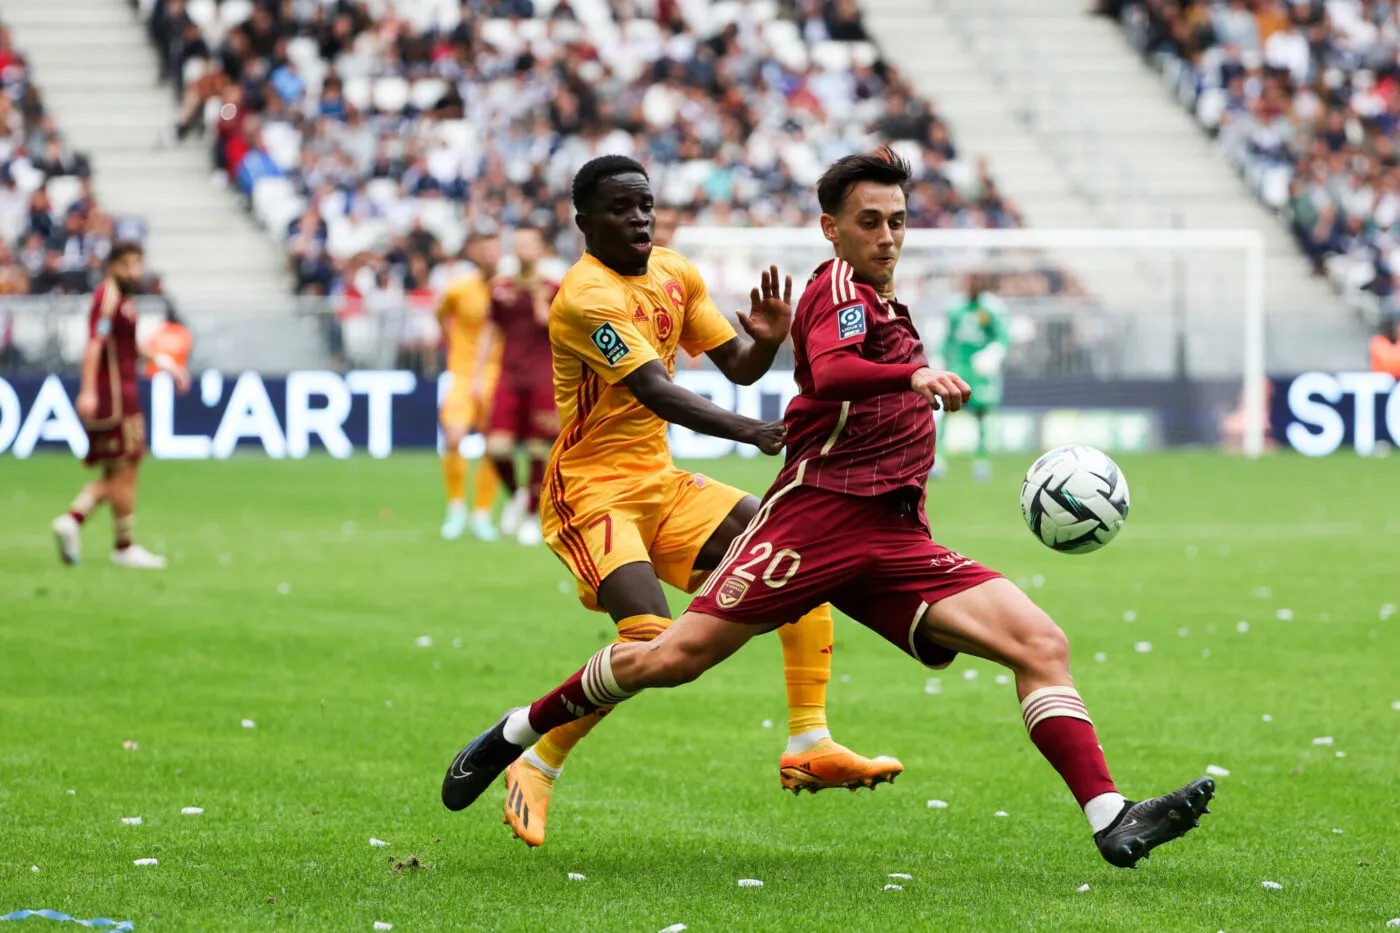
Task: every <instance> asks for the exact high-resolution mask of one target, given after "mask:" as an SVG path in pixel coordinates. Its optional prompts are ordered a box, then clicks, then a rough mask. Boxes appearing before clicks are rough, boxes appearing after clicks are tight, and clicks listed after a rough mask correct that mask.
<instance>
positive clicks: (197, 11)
mask: <svg viewBox="0 0 1400 933" xmlns="http://www.w3.org/2000/svg"><path fill="white" fill-rule="evenodd" d="M185 15H186V16H188V17H189V18H190V22H192V23H194V24H195V25H196V26H198V27H199V29H200V31H201V32H203V33H204V34H205V35H208V36H217V35H221V34H222V30H221V29H220V28H219V5H218V4H217V3H215V2H214V0H190V2H189V3H187V4H185Z"/></svg>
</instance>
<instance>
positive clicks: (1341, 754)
mask: <svg viewBox="0 0 1400 933" xmlns="http://www.w3.org/2000/svg"><path fill="white" fill-rule="evenodd" d="M1346 756H1347V753H1346V752H1337V757H1338V758H1345V757H1346Z"/></svg>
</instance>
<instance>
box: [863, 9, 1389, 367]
mask: <svg viewBox="0 0 1400 933" xmlns="http://www.w3.org/2000/svg"><path fill="white" fill-rule="evenodd" d="M1091 5H1092V4H1091V3H1090V0H866V3H865V9H866V24H867V27H868V28H869V29H870V30H871V32H872V33H873V35H874V37H875V38H876V39H877V41H879V43H880V45H881V47H882V48H883V49H884V51H885V53H886V55H887V56H888V57H889V58H890V59H891V60H893V61H894V62H895V63H896V64H898V65H899V66H900V67H901V68H902V70H903V71H904V72H905V74H906V75H908V76H909V77H910V78H911V79H912V80H913V81H914V83H915V85H916V86H917V87H918V89H919V90H920V92H922V93H924V94H927V95H928V96H929V97H930V98H932V99H933V100H934V101H935V102H936V103H937V106H938V109H939V111H940V112H941V113H942V114H943V115H944V116H945V117H946V118H947V119H948V121H949V122H950V123H951V124H952V127H953V131H954V138H955V139H956V140H957V142H958V144H959V145H960V146H961V147H963V149H964V151H965V152H968V153H975V154H986V155H987V156H988V157H989V162H990V164H991V167H992V170H993V173H994V175H995V177H996V178H997V181H998V183H999V185H1000V186H1001V188H1002V190H1003V192H1004V193H1005V194H1006V195H1007V196H1008V197H1009V198H1010V199H1011V200H1012V202H1013V203H1015V204H1016V205H1017V207H1018V208H1019V209H1020V210H1021V211H1022V213H1023V214H1024V215H1025V217H1026V221H1027V224H1028V225H1030V226H1033V227H1040V228H1088V227H1110V228H1132V227H1176V226H1180V227H1185V228H1198V229H1221V228H1245V229H1254V230H1258V231H1259V232H1260V233H1262V234H1263V236H1264V240H1265V244H1266V250H1267V259H1266V269H1265V279H1266V285H1265V304H1266V308H1267V313H1268V324H1267V328H1266V333H1267V334H1268V340H1269V364H1270V367H1271V368H1273V369H1275V370H1279V371H1284V370H1293V371H1297V370H1299V369H1301V368H1315V367H1326V366H1335V367H1342V366H1355V365H1357V364H1358V361H1359V360H1360V348H1361V347H1363V346H1364V342H1365V332H1366V331H1365V328H1364V325H1363V324H1362V323H1361V322H1360V321H1359V320H1358V319H1357V318H1356V317H1355V316H1354V315H1353V313H1352V312H1351V311H1349V310H1348V309H1347V308H1346V305H1345V303H1344V302H1343V300H1342V299H1341V297H1340V296H1338V295H1337V294H1336V293H1335V292H1334V291H1333V290H1332V288H1331V287H1330V286H1329V285H1328V283H1327V282H1326V281H1325V280H1324V279H1320V278H1314V277H1313V276H1312V274H1311V270H1310V268H1309V265H1308V263H1307V261H1306V259H1305V258H1304V257H1303V256H1302V254H1301V253H1300V252H1299V251H1298V249H1297V247H1296V246H1295V245H1294V242H1293V240H1292V237H1291V235H1290V233H1289V231H1288V229H1287V226H1286V224H1285V222H1284V221H1283V220H1281V219H1280V218H1278V217H1276V216H1275V215H1273V214H1272V213H1271V212H1270V211H1269V210H1268V209H1267V208H1265V207H1264V206H1262V205H1261V204H1260V203H1259V202H1258V201H1257V200H1255V197H1254V195H1253V194H1252V193H1251V192H1250V191H1249V189H1248V187H1247V186H1246V185H1245V184H1244V182H1243V181H1242V180H1241V179H1240V178H1238V177H1237V176H1236V175H1235V174H1234V172H1233V171H1232V170H1231V168H1230V167H1229V165H1228V163H1227V162H1226V161H1225V159H1224V158H1223V156H1222V155H1221V154H1220V153H1219V152H1218V151H1217V150H1216V148H1215V146H1214V144H1213V143H1212V142H1211V141H1210V140H1209V139H1208V138H1207V137H1206V136H1205V135H1204V134H1203V133H1202V132H1201V131H1200V129H1199V127H1198V126H1197V125H1196V123H1195V121H1194V120H1193V119H1192V117H1191V115H1190V114H1189V113H1187V112H1186V111H1185V110H1184V109H1183V108H1182V107H1181V106H1180V104H1179V103H1178V102H1177V101H1176V100H1174V99H1173V98H1172V97H1171V95H1170V94H1169V93H1168V92H1167V91H1166V89H1165V88H1164V86H1163V84H1162V82H1161V80H1160V78H1159V77H1158V76H1157V75H1156V74H1155V73H1154V72H1153V71H1152V70H1151V69H1149V68H1148V67H1147V66H1145V65H1144V64H1143V62H1142V61H1141V60H1140V58H1139V57H1138V55H1137V53H1136V51H1135V50H1134V49H1133V48H1132V47H1131V46H1130V45H1129V44H1128V42H1127V41H1126V40H1125V38H1124V36H1123V31H1122V29H1121V27H1120V26H1119V25H1118V24H1117V23H1115V22H1113V21H1112V20H1110V19H1106V18H1104V17H1097V16H1092V15H1090V14H1089V13H1088V12H1087V11H1088V8H1089V7H1090V6H1091ZM1060 259H1061V260H1062V261H1063V262H1065V263H1066V264H1067V265H1068V266H1069V267H1070V268H1072V269H1073V270H1074V272H1075V273H1076V274H1077V275H1078V276H1079V278H1080V279H1081V280H1082V281H1084V283H1085V284H1086V286H1087V287H1088V288H1089V290H1090V291H1092V292H1093V293H1094V294H1095V295H1096V296H1098V297H1099V298H1100V299H1102V300H1103V301H1104V303H1105V304H1107V305H1109V306H1111V307H1115V308H1121V309H1132V311H1131V313H1132V314H1134V316H1135V318H1136V320H1135V321H1134V324H1133V326H1134V329H1135V332H1137V333H1138V334H1140V335H1141V336H1142V337H1143V338H1144V339H1147V340H1157V339H1170V333H1171V331H1170V326H1169V324H1168V321H1169V319H1170V316H1171V315H1172V313H1173V311H1174V308H1173V305H1174V303H1175V302H1177V301H1178V300H1180V301H1181V302H1182V303H1183V304H1184V306H1185V307H1186V308H1188V309H1192V310H1190V311H1189V312H1188V319H1189V320H1191V321H1192V323H1191V330H1192V331H1193V332H1194V333H1195V335H1196V337H1193V340H1194V341H1195V342H1194V343H1193V345H1192V346H1191V347H1190V353H1191V358H1192V361H1193V368H1197V369H1198V371H1200V372H1201V373H1202V374H1208V373H1212V372H1219V373H1221V374H1224V373H1227V372H1236V371H1238V367H1239V365H1240V355H1239V353H1238V350H1237V349H1236V348H1237V346H1238V339H1239V337H1240V336H1242V332H1243V330H1242V324H1240V323H1238V322H1231V323H1229V324H1226V323H1224V322H1222V321H1220V320H1217V321H1216V322H1215V326H1211V325H1209V324H1207V325H1205V326H1198V320H1197V318H1199V317H1204V316H1211V317H1230V316H1233V307H1236V306H1237V302H1238V301H1239V300H1240V298H1241V297H1242V294H1243V279H1242V277H1241V274H1240V267H1241V266H1242V254H1241V253H1240V252H1238V251H1234V252H1230V253H1225V254H1220V255H1217V256H1214V257H1209V256H1199V255H1196V256H1190V257H1186V258H1184V259H1182V260H1181V262H1180V264H1179V265H1177V264H1174V263H1173V261H1172V258H1171V257H1168V256H1166V255H1152V254H1150V253H1146V252H1140V251H1139V252H1125V251H1099V252H1094V253H1089V252H1086V251H1075V252H1074V253H1073V254H1072V255H1068V254H1061V255H1060ZM1182 270H1185V272H1184V273H1183V271H1182ZM1232 336H1233V337H1234V338H1235V339H1230V338H1231V337H1232ZM1197 338H1199V339H1197ZM1158 356H1160V355H1158Z"/></svg>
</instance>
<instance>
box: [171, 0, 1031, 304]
mask: <svg viewBox="0 0 1400 933" xmlns="http://www.w3.org/2000/svg"><path fill="white" fill-rule="evenodd" d="M149 25H150V32H151V37H152V40H153V42H154V43H155V45H156V47H157V49H158V50H159V53H160V56H161V59H162V68H163V70H164V72H165V73H166V74H168V75H169V76H170V77H171V78H172V81H173V82H174V84H175V86H176V88H177V91H178V93H179V95H180V100H181V102H182V116H181V122H180V125H179V126H178V127H175V128H174V130H173V131H172V135H173V136H174V137H176V138H177V139H187V138H189V137H191V136H192V135H193V136H202V137H203V138H204V139H205V141H206V143H207V144H208V145H209V146H210V147H211V152H212V159H213V162H214V165H215V166H216V167H217V170H218V171H219V172H220V173H221V175H220V177H221V178H222V179H224V180H226V182H227V184H229V185H230V186H231V187H233V188H236V189H237V190H238V191H241V192H242V194H243V195H244V196H245V197H246V198H247V199H248V203H249V206H250V207H251V209H252V210H253V211H254V213H255V215H256V216H258V218H259V219H260V220H261V221H262V222H263V223H264V224H266V225H267V227H268V228H269V230H270V231H271V232H272V233H273V235H275V236H277V237H278V238H279V239H281V240H282V241H283V242H285V244H286V247H287V250H288V252H289V254H290V257H291V262H292V265H293V268H294V271H295V275H296V281H297V290H298V291H299V292H301V293H305V294H350V295H359V296H363V297H364V298H365V299H366V301H369V300H370V298H371V297H373V296H374V295H375V294H381V295H391V296H402V295H404V294H409V293H413V292H415V291H421V290H423V289H425V288H427V289H436V288H437V287H439V286H440V285H441V280H442V279H443V278H444V277H445V276H446V275H447V274H449V270H450V269H451V268H453V266H452V260H453V259H454V258H455V256H456V254H457V253H458V251H459V250H460V248H461V245H462V243H463V241H464V238H465V236H466V234H467V232H468V231H470V230H474V229H494V228H509V227H512V226H515V225H518V224H530V225H532V226H536V227H539V228H541V229H543V230H544V231H545V232H546V235H547V237H548V239H549V241H550V243H551V245H552V246H553V248H554V250H555V251H556V252H557V253H558V255H560V256H563V257H573V256H577V255H578V254H579V253H580V252H581V251H582V243H581V240H580V237H579V235H578V233H577V231H576V230H575V228H574V225H573V223H572V214H573V211H572V207H571V205H570V204H569V198H568V186H569V181H570V178H571V176H572V175H573V173H574V172H575V170H576V169H577V168H578V167H579V166H581V165H582V164H583V163H584V162H585V161H587V160H588V159H589V158H592V157H593V156H596V155H600V154H604V153H624V154H628V155H632V156H634V157H637V158H639V159H640V160H642V161H643V162H644V163H645V164H646V165H647V166H648V167H649V169H650V171H651V172H652V177H653V182H654V185H655V188H656V190H657V194H658V201H659V203H661V204H663V205H668V206H670V207H673V208H675V209H676V211H677V212H678V215H679V222H680V223H682V224H692V223H694V224H707V225H746V226H763V225H785V226H791V225H802V224H806V223H809V222H811V221H812V220H813V219H814V218H815V216H816V215H817V214H818V213H819V211H818V208H817V205H816V201H815V194H814V191H813V187H814V182H815V180H816V178H817V176H818V175H819V174H820V172H821V170H822V168H823V166H824V165H825V164H827V163H828V162H830V161H832V160H833V159H835V158H838V157H839V156H842V155H845V154H847V153H850V152H855V151H860V150H869V149H872V148H874V147H875V146H876V145H878V144H880V143H884V142H891V143H893V144H894V145H895V146H896V147H897V148H899V149H900V150H901V151H903V152H904V153H905V154H907V155H908V156H909V157H910V158H911V159H912V161H913V162H914V164H915V165H916V166H917V170H918V182H917V185H916V187H915V189H914V192H913V194H912V196H911V198H910V214H911V216H910V224H911V226H922V227H932V226H941V227H983V226H994V227H1007V226H1016V225H1019V223H1020V220H1019V217H1018V215H1017V212H1016V210H1015V208H1014V207H1013V206H1012V205H1011V204H1010V203H1009V202H1008V201H1007V200H1006V198H1004V197H1003V196H1002V194H1001V192H1000V191H999V189H998V187H997V184H996V181H995V180H994V179H993V178H992V177H991V176H990V175H989V173H988V172H987V171H986V167H985V165H982V164H980V163H979V162H978V161H977V160H975V159H969V158H967V157H966V156H965V155H964V154H963V153H961V152H960V151H959V150H958V148H957V146H956V144H955V142H954V141H953V139H952V137H951V135H950V133H949V128H948V126H947V125H946V123H945V122H944V121H943V120H942V119H941V117H940V115H939V112H938V110H937V108H936V107H935V106H934V104H933V103H932V102H931V101H929V100H926V99H922V98H920V97H919V96H918V95H917V94H916V93H915V92H914V90H913V89H912V87H911V86H910V84H909V82H908V81H907V80H906V79H905V78H904V77H903V76H902V75H901V74H900V72H899V71H898V70H897V69H896V68H895V67H894V66H893V65H891V64H890V63H888V62H885V61H883V60H882V59H881V58H880V56H879V54H878V50H877V49H876V48H875V46H874V45H873V44H871V43H870V42H869V36H867V34H866V30H865V26H864V24H863V22H862V19H861V10H860V8H859V6H858V5H857V2H856V0H795V2H794V0H784V2H778V0H720V2H713V3H712V2H710V0H612V2H607V0H460V2H459V0H391V2H376V3H368V2H362V0H331V2H310V0H221V2H219V3H215V2H214V0H155V3H154V7H153V10H152V14H151V18H150V21H149Z"/></svg>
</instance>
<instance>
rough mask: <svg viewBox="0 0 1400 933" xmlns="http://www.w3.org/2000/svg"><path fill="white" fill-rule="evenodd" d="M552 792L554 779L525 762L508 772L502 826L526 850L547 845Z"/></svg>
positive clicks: (518, 762) (509, 769)
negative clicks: (547, 814) (548, 815)
mask: <svg viewBox="0 0 1400 933" xmlns="http://www.w3.org/2000/svg"><path fill="white" fill-rule="evenodd" d="M553 792H554V778H552V777H550V776H549V775H547V774H545V773H544V772H543V771H541V770H540V769H539V768H536V767H535V766H534V765H532V764H529V763H528V762H526V761H525V759H524V758H517V759H515V761H514V763H512V764H511V766H510V767H509V768H506V806H505V816H504V818H503V819H502V820H501V822H503V823H505V824H507V825H508V826H510V829H511V832H513V833H515V837H516V838H517V839H519V840H521V841H522V842H524V843H525V844H526V845H527V846H538V845H544V817H545V813H546V812H547V811H548V810H549V795H550V794H552V793H553Z"/></svg>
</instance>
